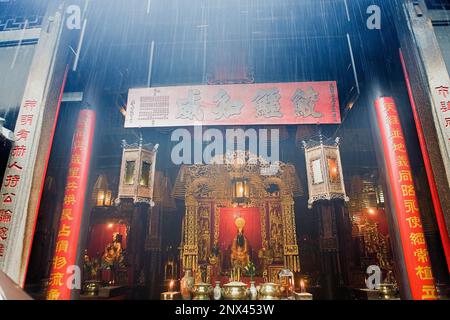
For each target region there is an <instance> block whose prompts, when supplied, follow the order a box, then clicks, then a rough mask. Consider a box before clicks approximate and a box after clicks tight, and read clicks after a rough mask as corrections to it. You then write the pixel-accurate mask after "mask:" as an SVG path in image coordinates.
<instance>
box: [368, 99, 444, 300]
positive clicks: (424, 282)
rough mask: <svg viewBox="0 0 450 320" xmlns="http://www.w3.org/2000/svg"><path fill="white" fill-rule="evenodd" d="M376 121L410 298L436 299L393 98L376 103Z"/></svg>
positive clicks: (409, 168) (407, 158) (403, 139)
mask: <svg viewBox="0 0 450 320" xmlns="http://www.w3.org/2000/svg"><path fill="white" fill-rule="evenodd" d="M375 111H376V116H377V119H376V121H377V124H378V128H379V130H380V137H381V142H382V148H383V151H384V157H385V162H386V175H387V179H388V181H387V182H388V183H387V185H388V188H389V189H390V190H388V194H389V195H390V197H391V198H392V201H391V203H392V204H393V206H394V207H393V208H391V211H392V212H393V213H394V218H395V219H396V220H397V225H398V229H399V235H400V240H401V244H402V251H403V257H404V261H405V266H406V273H407V278H408V281H409V287H410V290H411V297H412V298H413V299H417V300H434V299H436V287H435V284H434V278H433V274H432V270H431V263H430V257H429V254H428V249H427V246H426V243H425V235H424V233H423V227H422V221H421V218H420V212H419V206H418V202H417V197H416V191H415V188H414V182H413V177H412V172H411V166H410V162H409V157H408V153H407V150H406V144H405V138H404V134H403V130H402V127H401V124H400V118H399V116H398V112H397V106H396V105H395V102H394V99H392V98H390V97H383V98H379V99H377V100H376V102H375Z"/></svg>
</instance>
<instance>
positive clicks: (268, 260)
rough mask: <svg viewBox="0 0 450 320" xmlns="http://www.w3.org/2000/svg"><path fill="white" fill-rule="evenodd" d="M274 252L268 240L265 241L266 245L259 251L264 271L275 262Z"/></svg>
mask: <svg viewBox="0 0 450 320" xmlns="http://www.w3.org/2000/svg"><path fill="white" fill-rule="evenodd" d="M273 258H274V252H273V250H272V249H271V248H270V247H269V246H268V245H267V241H265V242H264V246H263V247H262V248H261V249H260V250H259V251H258V259H259V261H261V268H262V272H264V271H267V268H268V266H270V265H271V264H272V263H273Z"/></svg>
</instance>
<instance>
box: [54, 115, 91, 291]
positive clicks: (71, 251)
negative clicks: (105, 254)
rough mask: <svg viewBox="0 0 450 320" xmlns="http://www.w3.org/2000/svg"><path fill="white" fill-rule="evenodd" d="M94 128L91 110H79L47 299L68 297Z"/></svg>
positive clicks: (75, 258)
mask: <svg viewBox="0 0 450 320" xmlns="http://www.w3.org/2000/svg"><path fill="white" fill-rule="evenodd" d="M94 128H95V112H94V111H92V110H81V111H80V113H79V115H78V120H77V126H76V129H75V134H74V136H73V141H72V152H71V160H70V166H69V172H68V177H67V183H66V188H65V192H64V203H63V208H62V212H61V218H60V226H59V232H58V235H57V238H56V246H55V251H54V255H53V263H52V269H51V273H50V282H49V286H48V291H47V299H48V300H69V299H70V297H71V292H72V288H71V286H70V284H71V281H70V279H69V277H71V276H72V272H73V270H71V269H68V268H69V267H70V266H74V265H75V264H76V260H77V249H78V240H79V235H80V228H81V222H82V215H83V208H84V201H85V197H86V188H87V183H88V174H89V163H90V159H91V152H92V144H93V139H94ZM68 280H69V281H68ZM67 282H69V284H68V283H67Z"/></svg>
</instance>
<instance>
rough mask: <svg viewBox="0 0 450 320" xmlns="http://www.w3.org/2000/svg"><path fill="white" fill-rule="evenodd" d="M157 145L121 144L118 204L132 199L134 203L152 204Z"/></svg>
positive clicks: (140, 143) (140, 142) (124, 142)
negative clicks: (123, 200)
mask: <svg viewBox="0 0 450 320" xmlns="http://www.w3.org/2000/svg"><path fill="white" fill-rule="evenodd" d="M158 146H159V145H155V146H153V145H152V144H146V145H144V144H143V143H142V138H141V139H140V141H139V143H135V144H127V143H126V141H125V140H123V142H122V147H123V153H122V166H121V169H120V183H119V194H118V201H117V202H118V203H119V202H120V200H121V199H133V201H134V203H148V204H150V205H151V206H153V205H154V203H153V187H154V179H155V164H156V153H157V150H158Z"/></svg>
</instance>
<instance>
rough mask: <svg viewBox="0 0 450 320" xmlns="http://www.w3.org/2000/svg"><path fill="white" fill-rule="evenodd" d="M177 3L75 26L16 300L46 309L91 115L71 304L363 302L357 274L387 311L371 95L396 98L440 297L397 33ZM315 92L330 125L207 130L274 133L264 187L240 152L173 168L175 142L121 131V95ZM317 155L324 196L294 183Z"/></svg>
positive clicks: (388, 246)
mask: <svg viewBox="0 0 450 320" xmlns="http://www.w3.org/2000/svg"><path fill="white" fill-rule="evenodd" d="M100 2H101V1H100ZM124 2H125V1H124ZM177 2H178V1H173V2H172V1H166V2H161V1H156V2H155V3H154V5H153V6H152V10H151V13H150V14H148V13H147V12H145V10H140V9H139V8H140V7H139V6H138V3H139V1H135V0H129V1H126V5H127V6H131V7H132V8H135V10H123V8H122V6H123V5H124V4H119V3H115V4H111V5H108V6H107V7H103V8H102V10H98V11H97V12H101V15H102V16H103V18H104V19H100V18H98V17H97V18H96V19H95V20H93V22H92V23H90V24H89V26H88V28H89V30H88V32H86V38H85V40H84V50H83V52H82V55H81V57H80V60H79V66H78V72H77V73H71V74H70V75H69V78H68V79H67V85H66V91H67V92H77V91H83V95H84V98H83V102H71V101H67V102H63V103H62V105H61V110H60V114H59V119H58V123H57V127H56V132H55V138H54V142H53V147H52V151H51V156H50V161H49V164H48V171H47V175H46V179H45V186H44V192H43V195H42V201H41V207H40V210H39V215H38V222H37V226H36V232H35V237H34V242H33V247H32V252H31V256H30V263H29V270H28V273H27V279H26V286H25V288H26V290H27V291H28V292H29V293H30V294H31V295H32V296H33V297H35V298H38V299H39V298H44V297H45V290H46V286H48V282H49V277H50V271H51V265H52V257H53V256H52V255H53V252H54V248H55V245H56V236H57V233H58V221H59V218H60V213H61V208H62V206H63V204H64V187H65V185H66V177H67V174H68V170H69V162H70V148H71V144H70V141H71V139H72V135H73V132H74V130H75V126H76V118H77V117H76V115H77V114H78V112H79V110H80V109H83V108H95V110H96V111H97V113H98V115H97V123H96V127H95V135H96V138H95V143H94V147H93V152H92V160H91V163H90V178H89V183H88V188H87V192H88V193H87V194H88V195H87V199H86V205H85V208H86V209H85V211H86V213H85V215H86V218H85V219H83V225H82V231H81V237H80V239H81V240H80V241H81V242H80V248H81V249H80V250H79V251H80V252H79V259H81V260H80V261H82V264H83V285H82V290H81V292H80V298H81V299H91V298H97V299H160V298H162V293H167V292H181V294H184V292H183V286H185V285H186V281H191V282H193V283H195V284H207V285H209V286H211V287H214V286H215V284H216V283H217V282H219V284H220V286H225V285H226V284H230V283H231V284H232V283H244V284H245V285H246V286H250V285H251V283H253V284H254V285H255V286H257V287H258V288H260V287H262V286H264V285H267V284H268V283H269V284H270V283H276V284H278V285H279V286H280V287H281V294H286V295H288V294H289V292H291V291H298V292H300V291H301V292H303V293H305V292H307V293H310V294H312V295H313V296H314V299H368V298H370V297H369V292H368V291H367V290H366V280H367V277H368V273H367V268H368V267H369V266H373V265H375V266H378V267H379V268H380V270H381V273H382V281H383V282H384V283H386V284H389V285H391V287H390V288H392V290H391V291H390V292H389V295H390V297H399V296H400V293H399V290H398V288H399V287H401V285H402V279H401V278H400V276H399V271H400V270H399V265H398V264H397V263H396V254H397V253H396V251H395V245H394V241H393V238H392V228H393V225H392V221H390V218H389V217H390V215H389V212H390V207H389V202H388V199H389V197H390V194H389V193H387V192H386V187H385V183H386V181H384V180H383V172H382V170H381V166H380V159H379V157H380V155H379V152H378V149H377V148H378V146H377V143H376V140H375V138H374V131H373V124H372V123H371V120H370V110H369V109H370V108H371V107H372V106H373V101H374V97H375V96H376V95H377V94H378V92H377V90H380V91H382V92H388V93H389V94H390V95H393V96H395V99H396V102H397V105H398V106H399V108H398V109H399V114H400V118H401V123H402V126H403V130H404V133H405V137H406V144H407V147H408V153H409V157H410V162H411V170H412V174H413V177H414V181H415V185H416V191H417V197H418V199H419V206H420V211H421V214H422V221H423V226H424V232H425V236H426V238H427V242H428V243H432V244H434V245H433V246H430V248H432V250H430V259H431V263H432V264H433V267H434V276H435V278H436V279H437V280H438V281H441V282H443V283H446V282H447V283H448V274H447V272H446V267H445V261H444V260H443V258H442V252H441V251H440V250H442V248H441V247H440V245H439V241H440V240H439V235H438V231H437V226H436V222H435V217H434V214H433V209H432V204H431V200H430V196H429V192H430V191H429V188H428V184H427V179H426V175H425V171H424V164H423V160H422V158H421V155H420V152H419V145H418V140H417V134H416V132H415V127H414V123H413V116H412V114H411V112H410V109H409V107H408V106H409V100H408V95H407V91H406V87H405V83H404V78H403V74H402V69H401V64H400V62H399V58H398V49H397V48H398V44H397V43H398V40H397V38H396V36H395V33H394V32H388V31H385V32H384V33H383V34H380V33H369V32H367V33H364V36H363V37H356V36H355V37H354V34H353V33H352V32H353V31H352V29H351V28H342V27H338V26H342V25H345V23H346V22H345V20H346V18H345V17H346V14H345V8H344V7H343V6H341V5H339V4H336V2H335V1H329V6H324V7H323V8H321V10H310V9H309V8H310V3H309V2H310V1H301V2H296V1H286V2H289V3H290V5H289V6H287V5H286V6H273V5H272V4H271V1H234V0H233V1H210V2H208V4H206V3H205V2H204V1H197V0H195V1H192V2H195V3H196V5H191V6H183V8H184V9H183V10H182V11H181V10H180V7H179V6H177V4H176V3H177ZM327 3H328V2H327ZM92 5H93V6H97V5H100V4H98V3H95V2H93V3H92ZM167 7H169V8H167ZM169 9H170V10H169ZM350 9H351V10H352V12H351V14H352V15H353V14H355V13H356V12H358V10H359V9H358V7H357V5H356V4H355V5H354V6H350ZM224 12H226V14H224ZM339 13H341V14H339ZM355 16H358V15H357V14H355ZM286 20H288V21H290V22H291V23H290V24H289V25H287V24H286V23H285V21H286ZM384 22H385V23H386V25H388V24H390V23H392V21H391V20H390V18H386V21H384ZM292 24H294V25H298V26H306V27H302V28H300V27H299V28H298V29H292V28H291V26H292ZM348 34H350V35H351V36H352V39H353V43H352V46H350V49H349V42H348V39H347V36H348ZM363 38H364V39H363ZM151 41H154V51H153V49H152V46H151V45H150V43H151ZM352 60H355V61H354V62H353V63H352ZM352 65H354V66H355V67H356V70H357V72H356V75H357V76H358V77H359V84H360V85H359V84H358V82H356V81H355V72H354V70H353V68H352ZM369 66H372V67H369ZM374 66H375V67H374ZM149 68H150V70H151V71H150V76H149ZM374 69H380V70H378V71H379V72H378V73H375V72H374ZM320 81H336V83H337V92H338V100H339V101H338V103H339V108H340V110H339V111H340V114H341V119H342V121H341V123H339V124H286V125H249V126H248V125H247V126H246V125H227V126H221V127H220V126H219V127H216V129H218V130H219V131H220V132H222V134H223V135H224V136H225V135H226V134H225V131H226V130H227V129H243V130H248V129H255V130H261V129H267V130H277V132H279V155H280V157H279V162H278V165H277V168H278V170H277V172H276V174H271V175H267V174H265V173H264V170H265V169H267V165H266V163H265V160H264V158H263V157H261V156H260V153H261V150H258V154H254V153H252V152H251V150H250V149H251V148H250V147H249V144H248V143H246V144H245V146H244V148H242V149H236V150H233V152H232V154H231V157H232V161H229V162H226V163H222V162H220V161H217V162H214V161H213V163H212V164H205V163H195V162H192V164H174V163H173V161H171V153H172V150H173V148H174V146H175V145H176V144H177V141H172V139H171V135H172V133H173V131H174V130H176V129H177V128H175V127H160V128H124V121H125V117H124V114H125V113H126V110H125V109H126V107H127V100H128V96H127V95H128V92H129V90H130V89H132V88H141V87H151V88H153V87H154V88H158V87H167V86H183V85H198V84H201V85H223V84H249V83H281V82H320ZM12 116H13V115H11V117H12ZM184 129H186V130H187V131H188V132H191V133H193V130H194V129H193V127H192V126H186V127H184ZM207 129H208V127H204V128H203V130H204V131H205V130H207ZM336 138H339V139H336ZM194 140H195V139H194ZM196 143H197V144H199V145H200V146H202V147H205V146H207V143H205V142H204V141H192V145H194V144H196ZM316 146H321V147H323V148H325V149H326V150H327V151H326V155H324V157H325V158H323V160H324V161H326V166H325V167H324V168H326V181H325V182H323V181H313V182H311V181H310V178H309V177H308V172H309V171H308V170H310V168H312V167H310V166H314V164H313V162H310V160H311V159H310V158H309V153H308V152H311V157H313V156H314V155H313V152H314V150H315V149H314V147H316ZM268 147H270V146H268ZM156 149H157V151H156ZM259 149H260V148H259ZM310 149H311V151H309V150H310ZM325 149H323V150H325ZM133 156H136V158H133ZM225 156H229V154H228V155H227V154H225V153H217V154H215V159H220V158H223V157H225ZM238 158H239V159H244V162H239V161H237V160H236V159H238ZM142 159H144V160H142ZM2 163H3V162H2ZM138 168H139V169H138ZM0 171H1V170H0ZM152 173H153V174H152ZM314 179H317V177H314ZM321 183H326V184H328V187H329V188H334V189H333V190H335V191H333V192H334V193H333V192H331V193H332V194H333V196H332V197H328V198H320V192H319V191H317V194H319V196H318V198H317V197H315V195H314V192H316V191H315V190H316V189H315V188H318V185H320V184H321ZM152 186H153V187H152ZM150 188H151V189H152V192H153V194H152V198H151V200H148V198H149V197H148V195H146V192H148V190H149V189H150ZM128 194H131V195H132V196H123V195H128ZM142 199H147V200H148V201H141V200H142ZM198 290H199V291H200V293H197V294H198V296H200V295H201V288H199V289H198ZM369 291H370V290H369ZM191 298H192V297H191Z"/></svg>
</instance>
